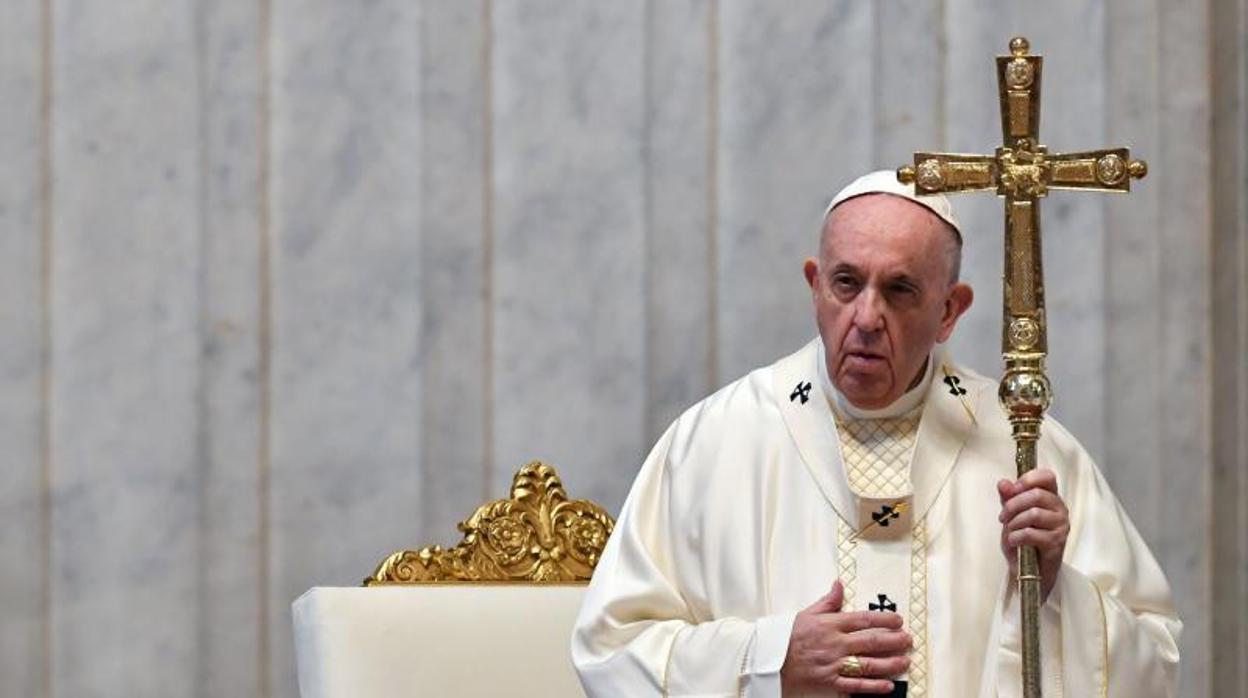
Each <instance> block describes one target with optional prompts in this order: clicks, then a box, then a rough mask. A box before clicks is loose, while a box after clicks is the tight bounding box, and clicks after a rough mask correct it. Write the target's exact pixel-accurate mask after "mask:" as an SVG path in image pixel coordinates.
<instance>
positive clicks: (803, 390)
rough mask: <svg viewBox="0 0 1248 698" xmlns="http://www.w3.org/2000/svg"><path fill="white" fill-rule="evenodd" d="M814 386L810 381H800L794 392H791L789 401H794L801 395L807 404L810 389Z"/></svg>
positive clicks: (803, 402)
mask: <svg viewBox="0 0 1248 698" xmlns="http://www.w3.org/2000/svg"><path fill="white" fill-rule="evenodd" d="M812 387H813V386H811V384H810V381H806V382H804V383H803V382H801V381H798V383H797V387H796V388H794V389H793V392H791V393H789V402H793V401H794V400H796V399H798V398H799V397H800V398H801V399H802V404H803V405H805V404H806V402H807V401H808V400H810V389H811V388H812Z"/></svg>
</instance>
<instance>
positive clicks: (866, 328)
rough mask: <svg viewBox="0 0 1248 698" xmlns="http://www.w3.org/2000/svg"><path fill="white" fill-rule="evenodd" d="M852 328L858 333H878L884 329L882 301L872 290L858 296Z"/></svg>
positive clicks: (866, 290)
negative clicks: (856, 329)
mask: <svg viewBox="0 0 1248 698" xmlns="http://www.w3.org/2000/svg"><path fill="white" fill-rule="evenodd" d="M854 327H856V328H858V331H860V332H879V331H880V330H882V329H884V308H883V299H882V298H881V297H880V294H879V293H878V292H876V291H875V290H873V289H870V288H868V289H865V290H864V291H863V292H862V293H859V294H858V298H857V304H856V307H855V308H854Z"/></svg>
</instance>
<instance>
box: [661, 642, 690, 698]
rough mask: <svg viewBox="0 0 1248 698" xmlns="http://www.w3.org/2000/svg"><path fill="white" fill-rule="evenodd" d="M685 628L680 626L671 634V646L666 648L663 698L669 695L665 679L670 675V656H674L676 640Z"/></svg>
mask: <svg viewBox="0 0 1248 698" xmlns="http://www.w3.org/2000/svg"><path fill="white" fill-rule="evenodd" d="M685 627H686V626H684V625H682V626H680V627H679V628H676V632H674V633H672V644H670V645H668V646H667V661H666V662H665V663H664V664H663V698H668V696H669V695H671V694H670V693H669V692H668V690H667V678H668V677H669V676H671V674H672V655H673V654H676V640H677V639H679V638H680V632H681V631H682V630H684V629H685Z"/></svg>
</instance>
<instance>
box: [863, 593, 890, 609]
mask: <svg viewBox="0 0 1248 698" xmlns="http://www.w3.org/2000/svg"><path fill="white" fill-rule="evenodd" d="M876 598H878V599H879V600H880V602H879V603H869V604H867V610H869V611H888V612H889V613H896V612H897V604H895V603H893V600H892V599H890V598H888V594H877V595H876Z"/></svg>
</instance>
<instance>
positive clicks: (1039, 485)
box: [997, 470, 1070, 601]
mask: <svg viewBox="0 0 1248 698" xmlns="http://www.w3.org/2000/svg"><path fill="white" fill-rule="evenodd" d="M997 494H998V495H999V496H1000V497H1001V515H1000V516H999V517H997V520H998V521H1000V522H1001V551H1002V552H1003V553H1005V558H1006V560H1008V561H1009V563H1010V576H1011V577H1017V576H1018V548H1019V547H1020V546H1023V545H1034V546H1035V547H1036V549H1037V551H1038V552H1039V556H1038V557H1039V559H1040V594H1041V599H1042V600H1044V601H1047V600H1048V598H1049V593H1050V592H1051V591H1053V586H1054V585H1055V584H1057V573H1058V572H1059V571H1060V570H1061V568H1062V555H1063V553H1065V551H1066V537H1067V536H1068V535H1069V534H1070V512H1069V511H1068V510H1067V509H1066V503H1065V502H1063V501H1062V498H1061V496H1059V495H1058V493H1057V475H1055V474H1054V473H1053V471H1052V470H1032V471H1030V472H1028V473H1027V474H1025V475H1023V476H1022V477H1021V478H1019V479H1017V480H1015V481H1014V482H1010V481H1009V480H1001V481H1000V482H998V483H997Z"/></svg>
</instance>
